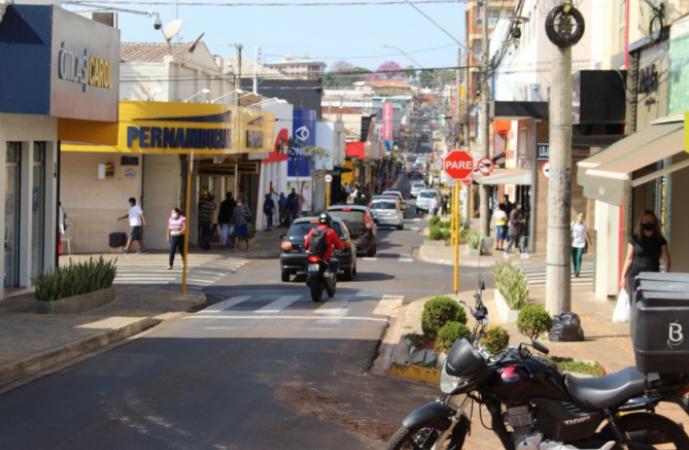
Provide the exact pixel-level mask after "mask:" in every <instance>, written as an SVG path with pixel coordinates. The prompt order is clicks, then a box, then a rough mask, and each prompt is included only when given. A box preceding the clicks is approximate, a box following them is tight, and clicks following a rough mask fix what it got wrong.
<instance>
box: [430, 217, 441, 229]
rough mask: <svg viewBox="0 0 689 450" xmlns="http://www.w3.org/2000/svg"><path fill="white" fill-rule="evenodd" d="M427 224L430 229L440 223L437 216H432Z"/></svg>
mask: <svg viewBox="0 0 689 450" xmlns="http://www.w3.org/2000/svg"><path fill="white" fill-rule="evenodd" d="M428 223H429V224H430V226H432V227H434V226H438V224H439V223H440V217H438V216H433V217H431V220H429V221H428Z"/></svg>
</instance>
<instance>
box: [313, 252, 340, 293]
mask: <svg viewBox="0 0 689 450" xmlns="http://www.w3.org/2000/svg"><path fill="white" fill-rule="evenodd" d="M306 262H307V265H306V285H307V286H308V287H309V290H310V291H311V300H313V301H314V302H320V301H321V299H322V298H323V291H325V292H326V293H327V294H328V298H333V297H334V296H335V290H336V289H337V275H336V274H335V272H333V271H332V269H331V267H330V263H329V262H328V261H324V260H323V258H321V257H320V256H316V255H309V256H308V258H307V259H306Z"/></svg>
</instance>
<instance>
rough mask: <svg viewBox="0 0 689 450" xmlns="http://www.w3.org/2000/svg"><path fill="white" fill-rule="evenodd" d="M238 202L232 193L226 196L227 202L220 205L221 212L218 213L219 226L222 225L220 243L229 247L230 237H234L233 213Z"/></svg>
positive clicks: (224, 201)
mask: <svg viewBox="0 0 689 450" xmlns="http://www.w3.org/2000/svg"><path fill="white" fill-rule="evenodd" d="M235 206H237V202H236V201H235V200H234V197H233V196H232V192H228V193H227V194H225V200H223V201H222V203H220V211H218V225H220V243H221V244H222V245H223V246H224V247H227V246H228V245H230V236H232V224H231V221H232V213H233V212H234V207H235Z"/></svg>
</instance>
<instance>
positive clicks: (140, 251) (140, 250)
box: [136, 248, 145, 253]
mask: <svg viewBox="0 0 689 450" xmlns="http://www.w3.org/2000/svg"><path fill="white" fill-rule="evenodd" d="M143 252H145V250H144V249H143V248H140V249H139V251H137V252H136V253H143Z"/></svg>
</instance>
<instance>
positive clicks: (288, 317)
mask: <svg viewBox="0 0 689 450" xmlns="http://www.w3.org/2000/svg"><path fill="white" fill-rule="evenodd" d="M194 319H212V320H216V319H228V320H265V319H281V320H323V317H320V316H274V315H272V316H268V315H261V316H226V315H222V316H210V315H209V316H199V315H194V316H189V317H185V320H194ZM337 319H338V320H360V321H365V322H387V321H388V319H381V318H376V317H355V316H344V317H338V318H337Z"/></svg>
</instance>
